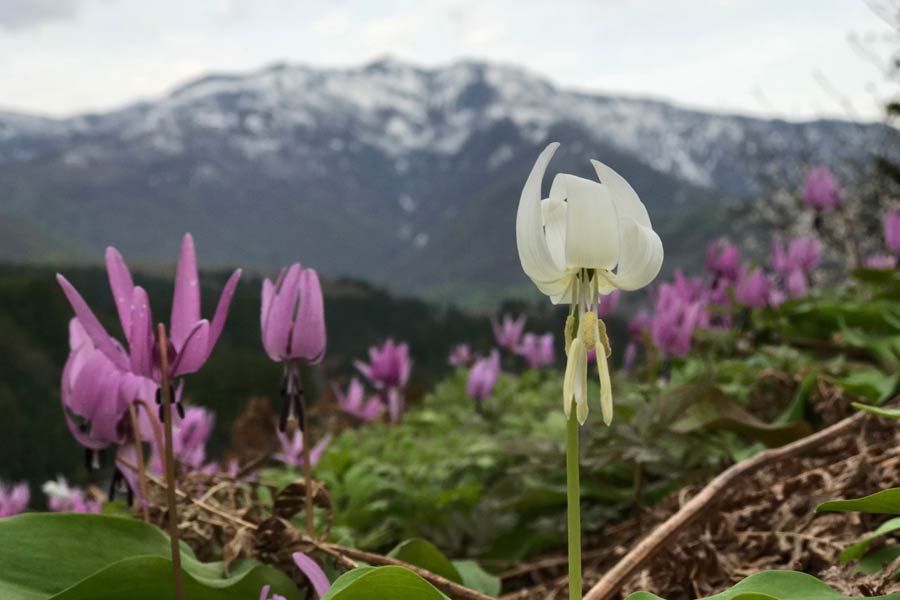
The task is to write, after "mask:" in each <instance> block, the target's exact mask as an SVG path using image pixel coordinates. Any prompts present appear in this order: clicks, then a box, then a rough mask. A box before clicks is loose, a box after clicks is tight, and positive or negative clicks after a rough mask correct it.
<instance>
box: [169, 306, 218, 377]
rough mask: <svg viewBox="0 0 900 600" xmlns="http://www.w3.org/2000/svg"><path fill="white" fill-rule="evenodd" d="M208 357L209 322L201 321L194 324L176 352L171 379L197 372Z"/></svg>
mask: <svg viewBox="0 0 900 600" xmlns="http://www.w3.org/2000/svg"><path fill="white" fill-rule="evenodd" d="M208 356H209V321H207V320H206V319H203V320H202V321H200V322H198V323H196V324H195V325H194V328H193V329H191V331H190V333H188V335H187V337H186V338H185V340H184V345H183V346H182V347H181V349H179V350H178V354H177V355H176V356H175V360H174V361H172V367H171V373H172V377H177V376H178V375H184V374H186V373H195V372H196V371H199V370H200V367H202V366H203V363H205V362H206V358H207V357H208Z"/></svg>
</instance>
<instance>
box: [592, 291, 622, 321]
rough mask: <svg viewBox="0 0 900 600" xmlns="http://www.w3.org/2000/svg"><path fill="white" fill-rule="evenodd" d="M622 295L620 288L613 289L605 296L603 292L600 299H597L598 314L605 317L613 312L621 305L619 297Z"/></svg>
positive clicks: (602, 317)
mask: <svg viewBox="0 0 900 600" xmlns="http://www.w3.org/2000/svg"><path fill="white" fill-rule="evenodd" d="M621 295H622V293H621V292H620V291H619V290H613V291H612V292H610V293H609V294H607V295H605V296H604V295H603V294H601V295H600V299H599V300H598V301H597V316H598V317H600V318H601V319H605V318H607V317H608V316H610V315H611V314H613V312H615V310H616V307H617V306H618V305H619V297H620V296H621Z"/></svg>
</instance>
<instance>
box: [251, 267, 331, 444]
mask: <svg viewBox="0 0 900 600" xmlns="http://www.w3.org/2000/svg"><path fill="white" fill-rule="evenodd" d="M259 321H260V329H261V330H262V340H263V347H264V348H265V349H266V353H267V354H268V355H269V358H271V359H272V360H274V361H275V362H282V363H284V379H283V380H282V384H281V415H280V417H281V418H280V421H279V428H280V429H281V431H285V429H287V423H288V421H289V420H290V419H292V418H296V419H297V420H298V422H299V426H300V429H305V428H306V418H305V416H304V414H303V401H302V396H303V390H302V388H301V380H300V371H299V361H300V360H305V361H307V362H309V363H311V364H318V363H319V362H321V361H322V358H323V357H324V356H325V345H326V336H325V303H324V300H323V299H322V286H321V285H320V284H319V276H318V275H317V274H316V272H315V271H314V270H312V269H304V268H303V267H301V266H300V263H294V264H293V265H291V266H290V267H287V268H285V269H282V270H281V274H280V275H279V276H278V279H277V280H276V281H275V283H272V281H270V280H269V279H266V280H265V281H263V286H262V306H261V309H260V317H259Z"/></svg>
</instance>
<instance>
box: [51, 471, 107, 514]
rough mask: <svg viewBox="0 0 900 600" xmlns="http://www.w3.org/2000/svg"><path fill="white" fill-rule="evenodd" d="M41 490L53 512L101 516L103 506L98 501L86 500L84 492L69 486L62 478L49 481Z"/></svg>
mask: <svg viewBox="0 0 900 600" xmlns="http://www.w3.org/2000/svg"><path fill="white" fill-rule="evenodd" d="M41 490H43V492H44V494H45V495H46V496H47V499H48V502H47V505H48V506H49V508H50V510H51V511H52V512H74V513H93V514H99V513H100V509H101V508H102V504H101V503H100V502H98V501H97V500H93V499H90V498H86V497H85V494H84V492H83V491H82V490H80V489H78V488H73V487H71V486H69V484H68V483H67V482H66V480H65V479H64V478H62V477H57V478H56V481H48V482H47V483H45V484H44V485H43V486H42V487H41Z"/></svg>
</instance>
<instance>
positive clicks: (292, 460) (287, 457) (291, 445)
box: [273, 429, 331, 469]
mask: <svg viewBox="0 0 900 600" xmlns="http://www.w3.org/2000/svg"><path fill="white" fill-rule="evenodd" d="M277 433H278V442H279V444H280V445H281V451H280V452H278V453H276V454H275V455H274V456H273V458H274V459H275V460H277V461H280V462H283V463H284V464H286V465H288V466H290V467H294V468H297V469H299V468H300V467H302V466H303V432H302V431H300V430H299V429H295V430H294V434H293V435H292V436H291V437H288V436H287V435H286V434H284V433H282V432H280V431H279V432H277ZM330 443H331V435H326V436H325V437H323V438H322V440H321V441H320V442H319V443H318V444H316V445H315V446H313V448H312V449H311V450H310V451H309V463H310V466H312V467H314V466H316V465H317V464H319V459H321V458H322V453H323V452H325V448H327V447H328V444H330Z"/></svg>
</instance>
